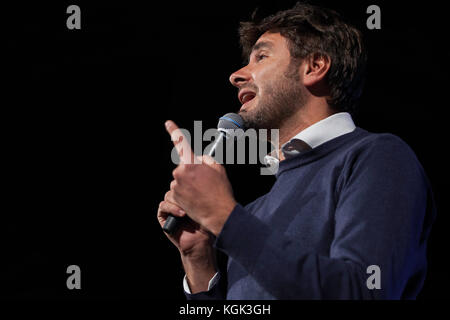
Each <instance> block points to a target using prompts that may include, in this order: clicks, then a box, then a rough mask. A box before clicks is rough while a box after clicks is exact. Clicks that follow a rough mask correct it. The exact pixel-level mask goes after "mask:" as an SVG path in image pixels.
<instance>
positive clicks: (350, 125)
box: [264, 112, 356, 166]
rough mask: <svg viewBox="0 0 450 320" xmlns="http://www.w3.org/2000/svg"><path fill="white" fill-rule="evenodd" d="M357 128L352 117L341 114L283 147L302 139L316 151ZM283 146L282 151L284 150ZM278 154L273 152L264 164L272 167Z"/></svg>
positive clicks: (309, 129) (346, 113)
mask: <svg viewBox="0 0 450 320" xmlns="http://www.w3.org/2000/svg"><path fill="white" fill-rule="evenodd" d="M355 128H356V126H355V123H354V122H353V119H352V116H351V115H350V114H349V113H348V112H339V113H335V114H333V115H331V116H329V117H327V118H325V119H322V120H320V121H318V122H316V123H314V124H312V125H310V126H309V127H307V128H306V129H303V130H302V131H300V132H299V133H297V134H296V135H295V136H294V137H292V138H291V139H290V140H289V141H288V142H286V143H285V144H283V146H285V145H286V144H287V143H289V142H291V141H292V140H293V139H300V140H303V141H304V142H306V143H307V144H308V145H309V146H310V147H311V148H312V149H314V148H316V147H318V146H319V145H321V144H323V143H325V142H327V141H330V140H332V139H334V138H337V137H339V136H341V135H344V134H346V133H350V132H352V131H353V130H355ZM283 146H282V148H281V149H283ZM276 152H277V150H273V152H271V153H269V154H268V155H266V156H265V158H264V162H265V163H266V164H267V165H269V166H271V165H273V164H274V162H279V160H278V158H277V157H276Z"/></svg>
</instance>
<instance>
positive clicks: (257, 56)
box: [256, 53, 267, 61]
mask: <svg viewBox="0 0 450 320" xmlns="http://www.w3.org/2000/svg"><path fill="white" fill-rule="evenodd" d="M264 58H267V55H265V54H264V53H258V54H257V55H256V61H261V60H262V59H264Z"/></svg>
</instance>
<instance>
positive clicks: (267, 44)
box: [250, 41, 273, 54]
mask: <svg viewBox="0 0 450 320" xmlns="http://www.w3.org/2000/svg"><path fill="white" fill-rule="evenodd" d="M262 48H267V49H272V48H273V43H272V42H268V41H261V42H258V43H257V44H255V45H254V46H253V48H252V51H251V53H253V52H255V51H257V50H259V49H262ZM251 53H250V54H251Z"/></svg>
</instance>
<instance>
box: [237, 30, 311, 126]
mask: <svg viewBox="0 0 450 320" xmlns="http://www.w3.org/2000/svg"><path fill="white" fill-rule="evenodd" d="M298 68H299V63H298V62H296V61H295V60H293V59H291V55H290V52H289V49H288V43H287V40H286V38H284V37H283V36H281V35H280V34H279V33H265V34H263V35H262V36H261V37H260V38H259V39H258V40H257V41H256V43H255V45H254V46H253V49H252V52H251V54H250V59H249V63H248V65H246V66H245V67H243V68H242V69H240V70H238V71H236V72H234V73H233V74H232V75H231V76H230V82H231V84H233V85H234V86H235V87H237V88H238V89H239V93H238V97H239V101H240V102H241V103H242V107H241V109H240V110H239V114H240V115H241V116H242V118H243V119H244V121H245V123H246V127H247V128H255V129H279V128H281V126H282V125H283V123H284V122H285V120H286V119H288V118H289V117H291V116H292V115H293V114H294V113H295V112H296V111H297V110H298V109H299V108H300V107H301V106H303V105H304V103H305V98H304V90H305V89H304V88H303V87H302V85H301V79H300V75H299V72H298Z"/></svg>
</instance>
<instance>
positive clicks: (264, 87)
mask: <svg viewBox="0 0 450 320" xmlns="http://www.w3.org/2000/svg"><path fill="white" fill-rule="evenodd" d="M284 68H285V67H283V66H281V65H279V64H274V65H273V66H270V67H267V68H264V69H263V70H260V71H259V72H255V74H254V81H255V84H256V86H257V87H258V95H259V96H264V95H270V94H272V93H273V91H274V88H275V87H277V86H278V85H279V84H280V82H282V80H283V79H282V78H283V72H282V70H284Z"/></svg>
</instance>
